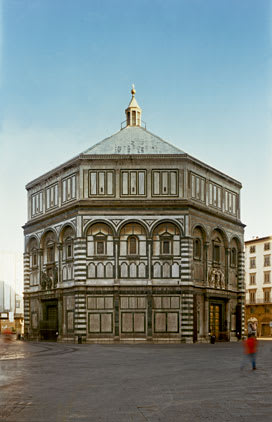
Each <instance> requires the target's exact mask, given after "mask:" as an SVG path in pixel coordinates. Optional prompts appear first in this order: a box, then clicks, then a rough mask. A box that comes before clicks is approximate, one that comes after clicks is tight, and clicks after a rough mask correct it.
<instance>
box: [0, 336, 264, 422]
mask: <svg viewBox="0 0 272 422" xmlns="http://www.w3.org/2000/svg"><path fill="white" fill-rule="evenodd" d="M259 346H260V347H259V354H258V358H257V368H258V369H257V371H252V370H251V369H250V367H249V365H248V367H247V368H246V369H244V370H243V371H242V372H241V371H240V369H239V366H240V363H241V358H242V345H241V343H216V344H215V345H211V344H192V345H188V344H180V345H152V344H145V345H139V344H136V345H84V344H83V345H75V344H70V345H69V344H57V343H34V342H33V343H31V342H22V341H8V342H7V341H6V342H4V341H3V340H1V343H0V420H1V421H7V422H11V421H12V422H40V421H46V422H48V421H50V422H51V421H52V422H53V421H54V422H55V421H60V422H66V421H67V422H68V421H82V422H87V421H95V422H96V421H97V422H98V421H109V422H129V421H135V422H142V421H143V422H144V421H152V422H153V421H163V422H167V421H173V422H176V421H182V422H197V421H246V422H251V421H254V422H255V421H257V420H261V421H271V420H272V402H271V391H272V342H269V341H262V342H260V343H259Z"/></svg>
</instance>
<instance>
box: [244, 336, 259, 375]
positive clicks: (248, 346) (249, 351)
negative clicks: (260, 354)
mask: <svg viewBox="0 0 272 422" xmlns="http://www.w3.org/2000/svg"><path fill="white" fill-rule="evenodd" d="M244 348H245V358H244V359H243V362H242V365H241V369H243V368H244V366H245V361H246V359H247V358H248V359H249V360H250V362H251V365H252V370H255V369H256V353H257V339H256V337H255V335H254V334H249V335H248V338H247V340H245V341H244Z"/></svg>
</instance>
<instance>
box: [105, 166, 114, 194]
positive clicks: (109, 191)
mask: <svg viewBox="0 0 272 422" xmlns="http://www.w3.org/2000/svg"><path fill="white" fill-rule="evenodd" d="M106 175H107V194H108V195H113V173H112V171H107V172H106Z"/></svg>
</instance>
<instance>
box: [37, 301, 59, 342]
mask: <svg viewBox="0 0 272 422" xmlns="http://www.w3.org/2000/svg"><path fill="white" fill-rule="evenodd" d="M42 305H43V319H42V321H41V323H40V334H41V338H42V340H49V341H57V337H58V301H57V300H46V301H44V302H43V303H42Z"/></svg>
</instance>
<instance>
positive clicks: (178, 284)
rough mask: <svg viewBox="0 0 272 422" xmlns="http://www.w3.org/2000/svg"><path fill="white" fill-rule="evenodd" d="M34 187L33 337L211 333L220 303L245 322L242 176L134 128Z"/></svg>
mask: <svg viewBox="0 0 272 422" xmlns="http://www.w3.org/2000/svg"><path fill="white" fill-rule="evenodd" d="M26 188H27V191H28V221H27V223H26V224H25V226H24V234H25V253H24V277H25V281H24V299H25V333H26V337H27V338H29V339H42V338H44V337H46V331H47V330H49V331H50V332H51V334H52V335H53V337H54V336H55V337H54V338H56V339H57V340H58V341H71V342H74V341H76V342H77V341H83V342H116V341H120V342H122V341H123V342H127V341H142V342H143V341H154V342H156V341H157V342H181V341H185V342H193V341H209V334H212V333H211V330H212V329H213V322H212V320H211V319H212V318H217V317H216V311H214V312H215V313H214V314H212V313H211V312H213V311H211V310H212V309H213V310H216V309H217V310H219V311H218V312H219V314H220V315H219V317H220V322H219V325H218V327H219V331H220V333H219V332H218V333H217V336H218V338H219V339H220V338H221V339H225V340H235V339H236V334H237V332H239V333H240V334H241V333H242V330H243V323H244V321H243V312H244V310H243V307H244V255H243V230H244V226H243V224H242V223H241V221H240V189H241V184H240V183H239V182H237V181H236V180H234V179H232V178H230V177H228V176H226V175H225V174H223V173H221V172H220V171H217V170H215V169H213V168H211V167H210V166H208V165H206V164H204V163H202V162H200V161H198V160H196V159H195V158H193V157H191V156H189V155H187V154H186V153H184V152H183V151H180V150H178V149H177V148H175V147H173V146H172V145H170V144H168V143H166V142H165V141H163V140H161V139H160V138H158V137H156V136H155V135H153V134H150V132H148V131H146V130H145V129H143V128H140V127H133V128H132V127H127V128H125V129H123V130H121V131H120V132H118V134H116V135H113V136H112V137H110V138H107V139H106V140H104V141H102V142H100V143H98V144H97V145H96V146H94V147H92V148H90V149H89V150H87V151H85V153H83V154H80V155H78V156H77V157H75V158H74V159H72V160H70V161H69V162H67V163H64V164H63V165H61V166H59V167H58V168H56V169H54V170H52V171H50V172H48V173H47V174H45V175H43V176H41V177H39V178H37V179H35V180H34V181H32V182H30V183H29V184H28V185H27V187H26ZM54 332H55V334H54ZM56 333H57V334H56Z"/></svg>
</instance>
